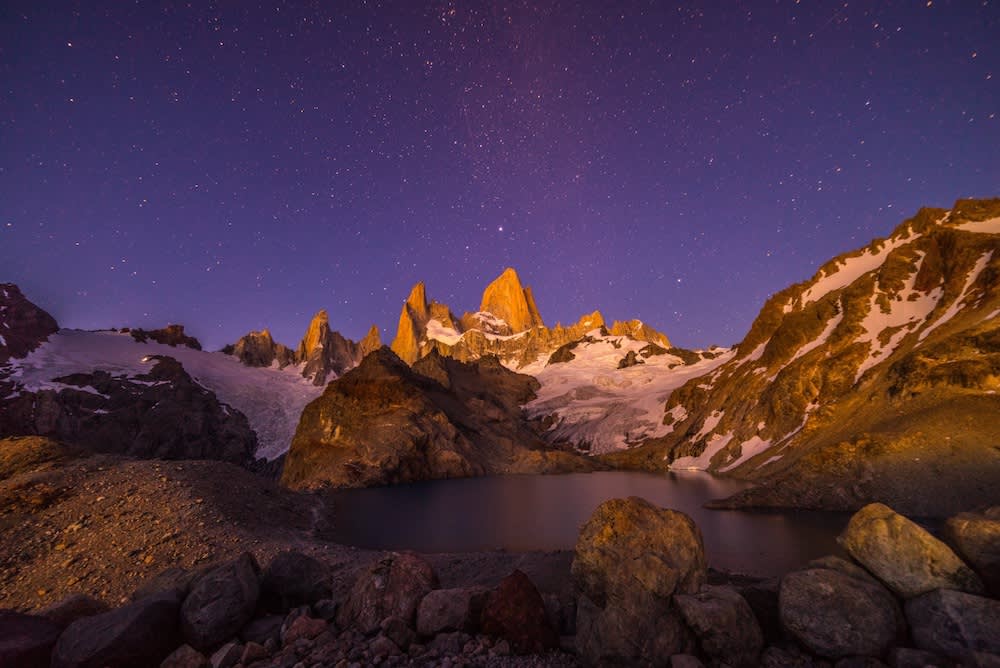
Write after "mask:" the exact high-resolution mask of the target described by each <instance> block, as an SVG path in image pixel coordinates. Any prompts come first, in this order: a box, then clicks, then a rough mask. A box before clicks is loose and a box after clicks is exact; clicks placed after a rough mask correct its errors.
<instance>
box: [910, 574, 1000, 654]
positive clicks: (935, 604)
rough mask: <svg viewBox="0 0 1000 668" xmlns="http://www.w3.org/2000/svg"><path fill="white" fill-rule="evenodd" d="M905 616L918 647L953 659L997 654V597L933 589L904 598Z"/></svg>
mask: <svg viewBox="0 0 1000 668" xmlns="http://www.w3.org/2000/svg"><path fill="white" fill-rule="evenodd" d="M906 619H907V621H908V622H909V623H910V628H911V630H912V633H913V640H914V642H916V644H917V647H919V648H921V649H924V650H928V651H931V652H937V653H940V654H944V655H946V656H949V657H951V658H954V659H961V658H963V657H965V656H966V655H967V654H969V653H970V652H989V653H991V654H1000V601H996V600H993V599H989V598H984V597H982V596H974V595H973V594H967V593H965V592H960V591H954V590H951V589H935V590H934V591H931V592H927V593H926V594H923V595H921V596H918V597H916V598H913V599H910V600H909V601H907V602H906Z"/></svg>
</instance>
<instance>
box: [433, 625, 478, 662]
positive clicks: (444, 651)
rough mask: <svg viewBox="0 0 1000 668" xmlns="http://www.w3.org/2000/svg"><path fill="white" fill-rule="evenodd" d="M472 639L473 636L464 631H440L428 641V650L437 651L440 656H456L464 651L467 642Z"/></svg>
mask: <svg viewBox="0 0 1000 668" xmlns="http://www.w3.org/2000/svg"><path fill="white" fill-rule="evenodd" d="M470 640H472V636H470V635H469V634H468V633H463V632H462V631H452V632H451V633H439V634H437V635H436V636H434V638H433V639H431V641H430V642H429V643H427V651H428V652H436V653H437V654H438V655H439V656H455V655H458V654H461V653H462V648H463V647H465V643H467V642H469V641H470Z"/></svg>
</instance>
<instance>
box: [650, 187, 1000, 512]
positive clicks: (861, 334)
mask: <svg viewBox="0 0 1000 668" xmlns="http://www.w3.org/2000/svg"><path fill="white" fill-rule="evenodd" d="M998 316H1000V200H963V201H959V202H957V203H956V204H955V206H954V208H952V209H951V210H949V211H946V210H942V209H922V210H921V211H920V212H919V213H918V214H917V215H916V216H914V217H913V218H911V219H909V220H907V221H905V222H904V223H902V224H901V225H900V226H899V227H897V228H896V230H895V231H894V232H893V233H892V234H891V235H890V236H889V237H888V238H886V239H879V240H876V241H873V242H872V243H871V244H870V245H869V246H867V247H865V248H863V249H860V250H858V251H855V252H852V253H847V254H845V255H841V256H839V257H837V258H834V259H833V260H831V261H830V262H828V263H826V264H825V265H823V266H822V267H821V268H820V270H819V271H818V272H817V273H816V275H815V276H813V278H812V279H810V280H809V281H806V282H804V283H800V284H797V285H793V286H791V287H789V288H787V289H785V290H783V291H781V292H779V293H777V294H775V295H774V296H772V297H771V298H770V299H769V300H768V301H767V303H766V304H765V305H764V307H763V309H762V310H761V312H760V315H759V316H758V317H757V319H756V320H755V321H754V323H753V326H752V327H751V329H750V332H749V333H748V334H747V336H746V338H745V339H744V340H743V342H742V343H741V344H740V345H739V347H738V348H737V350H736V351H735V354H734V355H733V356H732V358H731V359H729V360H728V361H726V362H725V364H722V365H721V366H719V367H717V368H716V369H714V370H713V371H711V372H710V373H709V374H707V375H706V376H704V377H702V378H698V379H696V380H692V381H689V382H688V383H686V384H685V385H684V386H683V387H680V388H678V389H677V390H676V391H674V392H673V393H672V394H671V395H670V398H669V399H668V401H667V404H666V421H667V423H668V425H669V427H668V429H669V433H668V434H667V435H666V436H665V437H664V438H663V439H662V440H661V441H660V442H659V443H658V444H657V445H656V446H653V447H656V448H660V449H661V450H662V454H663V458H664V460H665V461H666V462H668V463H669V464H670V466H671V467H674V468H697V469H706V470H710V471H715V472H733V473H736V474H739V475H742V476H750V477H757V478H760V477H764V478H767V477H772V476H775V475H778V474H781V473H782V472H787V475H786V476H785V477H783V478H782V484H781V485H774V486H773V487H772V491H774V490H779V489H780V490H781V491H780V493H777V492H775V493H774V494H772V498H768V497H767V495H766V494H765V493H764V492H761V491H757V492H753V493H751V494H750V495H749V496H748V500H747V502H748V503H754V504H761V505H781V504H782V503H784V502H785V501H787V502H788V505H810V504H812V505H819V506H824V507H830V506H836V505H838V504H839V505H842V506H844V507H852V506H854V505H856V502H857V500H858V499H862V498H867V497H871V496H872V495H873V494H875V492H876V491H878V492H879V493H881V494H883V495H887V496H893V495H894V494H898V495H900V496H907V495H909V492H910V491H911V490H910V489H909V485H910V482H912V481H915V480H917V479H920V480H924V479H925V478H926V477H927V476H926V475H924V474H920V475H917V477H913V476H914V475H916V474H914V473H913V472H914V471H919V472H930V471H934V470H935V469H936V470H938V471H939V475H938V480H939V481H941V485H942V486H943V487H948V486H949V483H947V482H946V481H948V480H952V479H953V477H954V476H955V475H957V474H958V472H959V469H961V471H963V472H964V471H965V469H966V465H968V467H969V468H970V470H973V469H974V470H973V471H972V473H970V475H971V476H972V477H971V478H969V480H970V481H971V480H973V479H974V480H975V481H976V484H978V483H979V481H981V480H989V479H990V476H992V481H993V482H995V481H996V480H1000V453H997V452H996V451H995V449H994V448H993V446H994V445H995V444H996V434H998V433H1000V397H998V396H997V395H996V391H997V390H998V389H1000V331H998V328H1000V320H998ZM942 471H943V472H944V473H943V474H941V473H940V472H942ZM813 474H814V475H813ZM984 476H986V477H985V478H984ZM823 477H829V478H831V479H832V478H835V477H837V478H849V479H853V480H854V481H855V483H856V484H855V488H854V489H852V490H848V491H845V490H844V489H843V488H842V487H839V486H837V485H834V486H833V487H829V489H828V490H827V492H823V491H822V490H823V489H827V488H826V487H824V486H823V483H820V482H818V481H819V479H820V478H823ZM904 478H906V479H908V480H909V481H910V482H907V480H904ZM928 484H931V483H928ZM894 486H895V487H894ZM993 486H994V487H995V485H993ZM932 487H933V486H932ZM878 488H881V489H880V490H879V489H878ZM889 488H893V489H895V491H892V490H890V489H889ZM896 488H898V489H896ZM933 488H935V489H936V487H933ZM930 489H931V488H928V491H930ZM795 490H798V491H795ZM941 493H942V494H947V493H957V492H956V490H955V487H954V486H953V485H952V486H951V489H950V491H949V490H947V489H945V490H942V492H941ZM875 495H876V496H877V495H878V494H875ZM910 496H912V495H910ZM750 497H753V498H754V499H756V500H754V501H751V500H749V498H750ZM779 497H780V498H779ZM782 499H784V501H783V500H782ZM810 499H811V500H810ZM918 510H919V509H918Z"/></svg>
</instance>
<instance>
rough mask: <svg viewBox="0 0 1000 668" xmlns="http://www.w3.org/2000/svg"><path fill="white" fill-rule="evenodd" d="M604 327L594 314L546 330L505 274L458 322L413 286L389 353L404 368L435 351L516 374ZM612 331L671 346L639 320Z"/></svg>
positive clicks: (524, 293)
mask: <svg viewBox="0 0 1000 668" xmlns="http://www.w3.org/2000/svg"><path fill="white" fill-rule="evenodd" d="M604 326H605V322H604V317H603V316H602V315H601V313H600V312H599V311H594V312H592V313H590V314H587V315H584V316H582V317H581V318H580V319H579V320H578V321H577V322H576V323H574V324H571V325H568V326H563V325H561V324H557V325H555V326H554V327H546V326H545V324H544V321H543V320H542V316H541V314H540V313H539V311H538V306H537V305H536V304H535V297H534V294H533V293H532V291H531V288H530V287H525V286H523V285H522V284H521V280H520V278H519V277H518V275H517V272H516V271H515V270H514V269H511V268H508V269H505V270H504V272H503V273H502V274H500V276H498V277H497V278H496V279H495V280H494V281H493V282H492V283H490V284H489V285H488V286H487V287H486V289H485V290H484V291H483V298H482V301H481V303H480V308H479V311H477V312H475V313H469V312H466V313H464V314H463V315H462V316H461V317H456V316H455V314H454V313H453V312H452V311H451V309H450V308H449V307H448V306H446V305H445V304H441V303H439V302H435V301H430V302H428V301H427V295H426V292H425V289H424V285H423V283H418V284H416V285H415V286H414V287H413V290H412V291H411V292H410V296H409V297H408V298H407V300H406V302H405V303H404V304H403V308H402V310H401V312H400V315H399V326H398V328H397V331H396V338H395V339H394V340H393V342H392V350H393V352H395V353H396V354H397V355H398V356H399V357H400V359H402V360H403V361H405V362H407V363H408V364H412V363H414V362H415V361H416V360H418V359H420V358H421V357H423V356H425V355H427V354H429V353H430V352H431V351H432V350H436V351H437V352H438V353H440V354H441V355H444V356H447V357H452V358H455V359H458V360H462V361H471V360H476V359H480V358H482V357H485V356H490V355H491V356H495V357H498V358H499V359H500V360H501V361H502V362H503V363H504V364H505V365H507V366H509V367H511V368H515V369H520V368H523V367H525V366H528V365H530V364H532V363H534V362H537V361H539V360H541V361H544V358H546V357H547V356H548V355H549V354H551V353H553V352H554V351H555V350H557V349H558V348H560V347H561V346H563V345H565V344H567V343H570V342H571V341H576V340H578V339H580V338H582V337H583V336H585V335H586V334H587V333H588V332H590V331H592V330H595V329H600V328H602V327H604ZM615 326H617V327H619V329H620V330H621V331H622V334H621V335H622V336H632V337H635V338H637V339H639V340H642V341H647V342H650V343H656V344H657V345H662V344H663V342H666V343H667V345H669V340H668V339H667V337H666V336H665V335H664V334H662V333H660V332H657V331H656V330H654V329H652V328H651V327H648V326H645V325H643V324H642V323H641V322H639V321H637V320H633V321H629V322H627V323H615Z"/></svg>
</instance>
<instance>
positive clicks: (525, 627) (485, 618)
mask: <svg viewBox="0 0 1000 668" xmlns="http://www.w3.org/2000/svg"><path fill="white" fill-rule="evenodd" d="M481 626H482V630H483V633H485V634H486V635H490V636H494V637H497V638H504V639H506V640H508V641H509V642H510V644H511V647H512V648H513V649H514V651H515V652H517V653H518V654H539V653H541V652H544V651H546V650H549V649H554V648H556V647H558V646H559V635H558V634H557V633H556V631H555V629H553V628H552V626H551V625H550V624H549V620H548V617H547V616H546V614H545V602H544V601H543V600H542V596H541V594H539V593H538V590H537V589H536V588H535V585H534V584H533V583H532V582H531V580H530V579H529V578H528V576H527V575H525V574H524V573H522V572H521V571H517V570H516V571H514V572H513V573H511V574H510V575H508V576H507V577H505V578H504V579H503V580H501V581H500V584H498V585H497V587H496V589H494V590H493V591H491V592H490V593H489V596H488V597H487V599H486V603H485V605H484V607H483V612H482V622H481Z"/></svg>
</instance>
